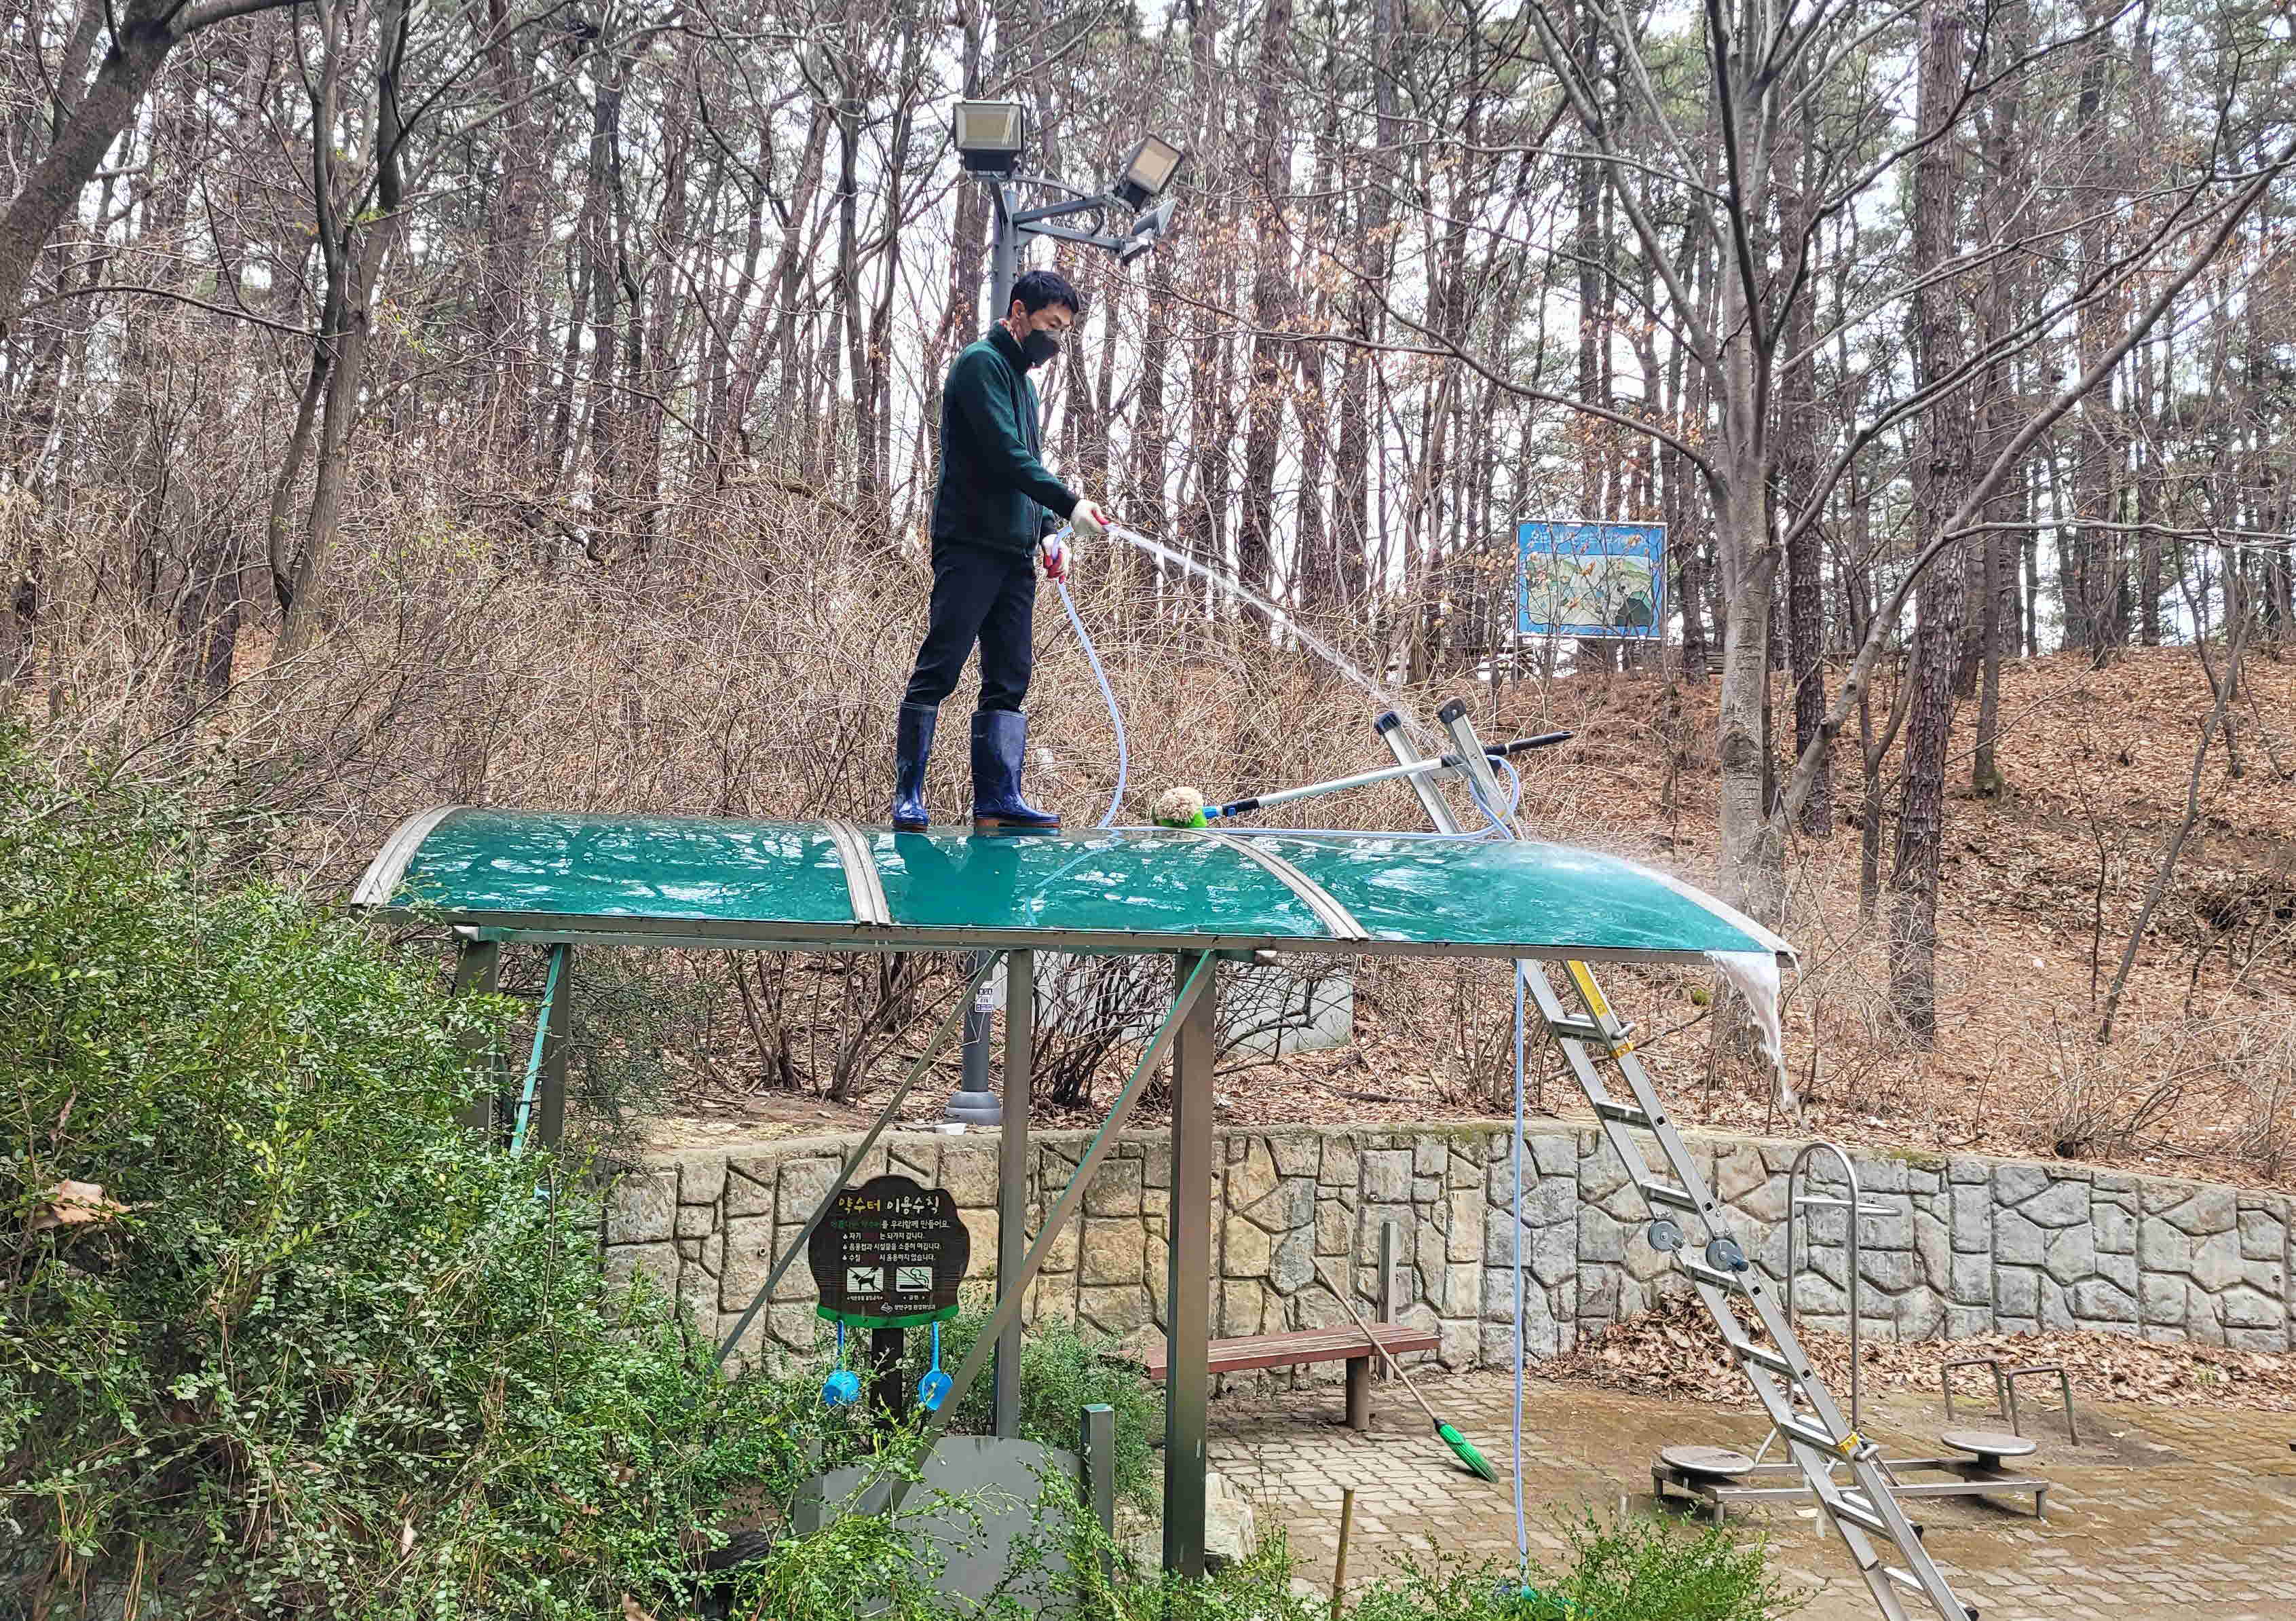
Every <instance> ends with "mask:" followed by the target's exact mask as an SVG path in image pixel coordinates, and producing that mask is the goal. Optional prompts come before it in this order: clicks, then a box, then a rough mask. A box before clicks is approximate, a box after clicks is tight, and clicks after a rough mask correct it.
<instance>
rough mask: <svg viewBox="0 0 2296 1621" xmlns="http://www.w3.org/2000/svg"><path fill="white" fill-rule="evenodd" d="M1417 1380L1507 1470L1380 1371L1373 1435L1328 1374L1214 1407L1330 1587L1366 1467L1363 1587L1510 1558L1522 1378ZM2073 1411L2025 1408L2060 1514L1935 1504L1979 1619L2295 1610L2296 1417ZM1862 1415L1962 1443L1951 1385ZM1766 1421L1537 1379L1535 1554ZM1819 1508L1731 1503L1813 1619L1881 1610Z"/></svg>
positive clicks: (1928, 1536)
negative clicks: (1407, 1571)
mask: <svg viewBox="0 0 2296 1621" xmlns="http://www.w3.org/2000/svg"><path fill="white" fill-rule="evenodd" d="M1420 1386H1421V1389H1422V1390H1423V1393H1424V1394H1425V1395H1426V1396H1427V1398H1428V1400H1429V1401H1430V1403H1431V1404H1432V1405H1433V1406H1434V1408H1435V1411H1437V1412H1439V1413H1441V1414H1442V1415H1443V1416H1444V1417H1446V1418H1447V1419H1450V1420H1451V1421H1452V1422H1453V1423H1455V1424H1456V1425H1458V1426H1459V1428H1461V1429H1462V1430H1464V1431H1465V1432H1466V1434H1467V1435H1468V1436H1470V1437H1471V1438H1472V1439H1473V1440H1475V1441H1476V1442H1477V1444H1479V1445H1480V1447H1481V1450H1482V1452H1483V1453H1484V1455H1485V1456H1486V1457H1488V1459H1489V1460H1490V1461H1491V1462H1492V1463H1493V1464H1494V1465H1495V1466H1496V1467H1497V1469H1498V1470H1499V1474H1500V1477H1501V1478H1500V1482H1499V1484H1497V1485H1489V1484H1487V1483H1485V1482H1482V1481H1479V1480H1477V1479H1475V1478H1474V1477H1472V1476H1470V1475H1468V1474H1467V1473H1466V1472H1465V1471H1464V1469H1460V1468H1459V1467H1458V1465H1457V1464H1456V1463H1455V1462H1454V1461H1452V1460H1451V1457H1450V1454H1449V1453H1448V1452H1447V1450H1446V1449H1445V1448H1444V1446H1443V1444H1442V1443H1441V1442H1439V1441H1438V1440H1437V1439H1436V1438H1435V1437H1434V1436H1431V1435H1430V1434H1429V1433H1428V1430H1427V1426H1426V1422H1425V1420H1424V1419H1423V1418H1422V1417H1421V1416H1420V1414H1419V1411H1418V1409H1417V1408H1416V1407H1415V1406H1413V1405H1412V1403H1411V1401H1410V1398H1409V1396H1408V1395H1406V1394H1405V1393H1404V1392H1403V1391H1402V1390H1401V1388H1400V1387H1398V1386H1380V1387H1379V1393H1378V1410H1377V1416H1376V1418H1375V1419H1374V1428H1373V1430H1372V1432H1371V1433H1370V1434H1369V1435H1362V1436H1359V1435H1357V1434H1355V1433H1354V1432H1352V1431H1350V1430H1349V1429H1348V1428H1346V1427H1345V1426H1344V1425H1343V1424H1341V1422H1340V1421H1339V1419H1340V1395H1339V1392H1338V1390H1337V1389H1336V1388H1335V1387H1333V1386H1301V1387H1300V1388H1298V1389H1294V1390H1288V1391H1280V1392H1273V1393H1269V1392H1265V1391H1262V1392H1260V1393H1256V1394H1249V1395H1231V1396H1228V1397H1226V1398H1225V1399H1223V1400H1221V1401H1218V1402H1217V1403H1214V1405H1213V1409H1212V1427H1211V1436H1210V1456H1211V1460H1212V1462H1213V1465H1214V1467H1216V1468H1218V1469H1221V1470H1223V1471H1225V1472H1226V1474H1227V1475H1228V1477H1230V1478H1231V1479H1232V1480H1234V1482H1235V1483H1236V1484H1237V1485H1239V1486H1241V1487H1242V1488H1243V1490H1244V1491H1245V1492H1246V1493H1248V1494H1249V1495H1250V1496H1251V1498H1252V1499H1253V1501H1254V1502H1255V1503H1256V1504H1257V1505H1258V1510H1259V1517H1260V1520H1261V1523H1262V1525H1263V1526H1266V1525H1268V1524H1270V1523H1274V1524H1280V1525H1282V1526H1283V1527H1284V1528H1285V1529H1286V1531H1287V1532H1288V1534H1289V1535H1290V1538H1291V1542H1292V1550H1293V1552H1294V1554H1295V1556H1296V1557H1297V1559H1298V1561H1299V1568H1300V1575H1301V1576H1304V1577H1306V1578H1307V1579H1308V1581H1310V1582H1312V1583H1315V1584H1317V1585H1318V1586H1320V1587H1324V1588H1326V1589H1328V1587H1329V1584H1330V1582H1331V1576H1332V1566H1333V1555H1334V1553H1335V1551H1336V1550H1337V1544H1338V1535H1339V1522H1340V1502H1341V1490H1342V1489H1343V1488H1344V1487H1347V1486H1350V1485H1351V1486H1354V1487H1355V1488H1356V1490H1357V1500H1356V1533H1355V1536H1354V1539H1353V1541H1352V1542H1351V1543H1350V1544H1349V1554H1348V1575H1349V1587H1350V1588H1351V1589H1352V1588H1355V1587H1357V1585H1358V1584H1360V1583H1365V1582H1368V1581H1370V1580H1372V1579H1373V1578H1374V1577H1375V1576H1377V1575H1379V1574H1380V1573H1381V1572H1382V1570H1385V1569H1389V1568H1392V1567H1393V1566H1394V1564H1395V1563H1396V1562H1397V1561H1398V1560H1399V1559H1402V1558H1403V1557H1405V1556H1406V1555H1408V1554H1418V1555H1420V1556H1422V1557H1424V1556H1426V1555H1428V1554H1430V1553H1433V1552H1436V1551H1440V1552H1441V1553H1442V1554H1444V1555H1445V1556H1447V1557H1450V1558H1455V1559H1456V1558H1461V1557H1464V1558H1468V1559H1481V1558H1485V1557H1491V1558H1498V1559H1505V1560H1506V1561H1507V1562H1509V1563H1510V1564H1511V1563H1512V1562H1513V1558H1514V1548H1515V1525H1514V1502H1513V1482H1512V1478H1511V1477H1510V1476H1509V1473H1508V1450H1509V1448H1508V1428H1509V1415H1510V1412H1511V1410H1512V1406H1513V1384H1512V1382H1511V1380H1510V1379H1509V1378H1506V1377H1505V1376H1504V1375H1490V1374H1469V1375H1463V1376H1459V1377H1455V1378H1441V1377H1439V1376H1435V1377H1430V1378H1426V1379H1423V1380H1421V1381H1420ZM2022 1395H2024V1393H2023V1392H2021V1396H2022ZM2076 1400H2077V1401H2078V1400H2079V1398H2078V1394H2077V1395H2076ZM2078 1417H2079V1426H2080V1430H2081V1444H2079V1445H2073V1444H2071V1443H2069V1442H2068V1441H2067V1440H2066V1438H2065V1435H2064V1431H2063V1428H2062V1420H2061V1419H2059V1418H2058V1417H2057V1416H2056V1415H2055V1414H2054V1413H2053V1412H2052V1413H2045V1414H2042V1415H2039V1416H2038V1418H2036V1417H2035V1416H2034V1415H2032V1414H2031V1413H2030V1411H2028V1413H2027V1422H2026V1425H2025V1429H2026V1432H2027V1433H2028V1434H2029V1435H2032V1436H2035V1437H2036V1438H2037V1439H2038V1440H2039V1442H2040V1449H2039V1451H2038V1452H2037V1453H2036V1454H2035V1456H2034V1457H2033V1458H2031V1459H2030V1460H2027V1464H2028V1466H2029V1467H2030V1469H2031V1471H2032V1472H2034V1473H2036V1474H2040V1475H2045V1476H2046V1477H2048V1478H2049V1479H2050V1480H2051V1481H2053V1482H2054V1483H2055V1484H2054V1486H2053V1488H2052V1489H2051V1491H2050V1493H2049V1494H2048V1505H2047V1507H2048V1516H2047V1518H2046V1520H2036V1519H2035V1518H2033V1515H2032V1513H2031V1510H2030V1499H2029V1498H2026V1497H2023V1496H2019V1497H2017V1498H2014V1499H2009V1500H1995V1501H1990V1502H1989V1501H1984V1500H1978V1499H1966V1498H1964V1499H1943V1500H1938V1499H1932V1500H1929V1501H1925V1502H1921V1503H1920V1504H1919V1505H1918V1508H1917V1511H1916V1513H1915V1518H1918V1519H1919V1520H1921V1521H1922V1523H1923V1526H1924V1527H1925V1530H1924V1541H1925V1543H1926V1544H1927V1546H1928V1547H1929V1549H1930V1551H1931V1554H1932V1556H1933V1557H1935V1558H1936V1559H1938V1560H1939V1564H1940V1566H1941V1568H1943V1569H1944V1570H1945V1571H1946V1573H1947V1576H1948V1579H1949V1580H1950V1581H1952V1583H1953V1584H1954V1585H1955V1589H1956V1592H1957V1593H1958V1594H1960V1596H1961V1597H1962V1598H1963V1599H1964V1600H1965V1601H1967V1602H1969V1603H1972V1604H1975V1605H1976V1606H1978V1608H1979V1609H1980V1613H1981V1617H1982V1621H2066V1618H2067V1617H2080V1618H2081V1621H2101V1618H2104V1617H2110V1618H2112V1621H2152V1618H2156V1617H2157V1618H2159V1621H2169V1617H2175V1618H2176V1621H2296V1453H2292V1452H2290V1450H2289V1444H2290V1442H2291V1441H2292V1440H2296V1414H2276V1413H2259V1412H2253V1411H2243V1410H2235V1409H2225V1410H2202V1409H2162V1410H2154V1409H2147V1408H2141V1407H2134V1406H2128V1405H2125V1404H2120V1403H2086V1402H2081V1403H2079V1410H2078ZM1865 1418H1866V1426H1865V1428H1866V1431H1867V1433H1869V1434H1872V1435H1874V1436H1875V1437H1876V1438H1877V1439H1879V1440H1880V1441H1881V1442H1882V1444H1883V1445H1884V1447H1885V1448H1887V1449H1888V1451H1889V1452H1890V1454H1891V1455H1893V1456H1898V1457H1907V1456H1937V1455H1939V1454H1941V1453H1943V1452H1945V1450H1946V1449H1945V1448H1943V1447H1942V1446H1939V1444H1938V1443H1937V1436H1938V1433H1939V1431H1940V1430H1941V1429H1943V1428H1948V1427H1947V1425H1946V1423H1945V1415H1944V1409H1943V1406H1942V1404H1941V1403H1940V1402H1939V1400H1938V1399H1937V1398H1936V1397H1935V1396H1925V1395H1916V1394H1913V1393H1908V1392H1902V1391H1890V1392H1886V1393H1882V1394H1880V1395H1874V1394H1871V1393H1869V1395H1868V1397H1867V1400H1866V1409H1865ZM1956 1423H1957V1424H1958V1425H1959V1426H1960V1427H1962V1428H2001V1427H2002V1426H2001V1424H2000V1421H1999V1420H1998V1419H1985V1420H1982V1421H1978V1422H1974V1423H1973V1422H1972V1419H1971V1418H1970V1415H1969V1413H1968V1411H1967V1410H1966V1408H1964V1409H1963V1411H1962V1412H1961V1414H1960V1417H1959V1418H1958V1419H1957V1420H1956ZM1766 1428H1767V1423H1766V1421H1765V1420H1764V1419H1763V1418H1762V1416H1761V1413H1760V1412H1759V1410H1757V1409H1754V1408H1752V1407H1751V1406H1749V1407H1748V1408H1746V1409H1744V1410H1743V1411H1735V1410H1728V1409H1723V1408H1717V1407H1706V1406H1697V1405H1692V1404H1687V1403H1671V1402H1665V1401H1659V1400H1655V1399H1652V1398H1647V1397H1641V1396H1633V1395H1620V1394H1617V1393H1613V1392H1609V1391H1603V1390H1596V1389H1593V1388H1590V1387H1588V1386H1579V1385H1560V1384H1549V1383H1545V1382H1540V1381H1533V1382H1532V1383H1531V1384H1530V1385H1529V1394H1528V1396H1527V1399H1526V1404H1525V1411H1524V1431H1525V1433H1524V1452H1525V1459H1524V1469H1523V1485H1524V1498H1525V1502H1526V1504H1527V1506H1528V1510H1529V1515H1528V1518H1529V1529H1530V1536H1531V1545H1532V1552H1533V1554H1534V1556H1545V1557H1546V1558H1547V1559H1551V1560H1554V1559H1559V1556H1560V1555H1561V1554H1562V1551H1563V1550H1564V1548H1565V1546H1566V1544H1565V1543H1564V1542H1563V1540H1562V1536H1561V1535H1558V1532H1557V1529H1556V1522H1557V1520H1558V1518H1562V1517H1568V1516H1570V1515H1573V1514H1576V1513H1578V1512H1579V1511H1580V1510H1582V1509H1584V1508H1589V1507H1591V1508H1596V1509H1600V1510H1615V1509H1616V1508H1617V1507H1618V1505H1619V1503H1620V1496H1621V1494H1622V1493H1624V1494H1625V1495H1626V1498H1627V1501H1628V1507H1629V1509H1630V1510H1631V1511H1633V1512H1636V1513H1642V1514H1649V1513H1655V1512H1661V1510H1658V1509H1657V1508H1656V1506H1655V1505H1654V1503H1653V1502H1652V1497H1651V1477H1650V1468H1651V1464H1652V1461H1655V1459H1656V1458H1657V1455H1658V1451H1659V1449H1660V1447H1661V1446H1665V1445H1669V1444H1680V1443H1702V1444H1713V1445H1725V1446H1732V1447H1735V1448H1738V1449H1739V1450H1741V1451H1746V1452H1751V1451H1752V1450H1753V1449H1754V1447H1755V1446H1756V1445H1758V1444H1759V1442H1760V1440H1761V1437H1762V1434H1763V1431H1764V1430H1765V1429H1766ZM1772 1455H1773V1456H1775V1455H1776V1453H1775V1450H1774V1451H1773V1453H1772ZM1923 1478H1930V1479H1936V1478H1942V1477H1939V1476H1934V1475H1932V1476H1926V1477H1923ZM1678 1501H1679V1500H1677V1502H1678ZM1670 1511H1673V1512H1677V1513H1682V1512H1687V1510H1679V1509H1677V1510H1670ZM1813 1514H1814V1511H1813V1510H1806V1509H1801V1510H1798V1509H1797V1508H1796V1507H1795V1506H1793V1505H1792V1504H1769V1505H1761V1506H1759V1507H1754V1508H1749V1507H1743V1506H1734V1507H1732V1509H1731V1510H1730V1511H1729V1520H1728V1523H1729V1524H1731V1525H1733V1526H1746V1527H1749V1528H1751V1527H1753V1526H1760V1527H1761V1528H1762V1529H1763V1530H1764V1531H1765V1532H1766V1533H1767V1535H1768V1537H1769V1539H1770V1543H1771V1549H1772V1555H1773V1560H1774V1566H1775V1568H1776V1569H1777V1570H1778V1571H1779V1572H1780V1573H1781V1574H1782V1575H1783V1576H1784V1577H1786V1578H1787V1579H1788V1580H1790V1581H1792V1582H1793V1583H1795V1584H1797V1585H1799V1586H1800V1587H1802V1588H1804V1589H1806V1590H1807V1591H1808V1594H1809V1598H1808V1603H1807V1605H1806V1606H1805V1608H1804V1609H1802V1610H1801V1611H1800V1612H1799V1613H1800V1615H1801V1616H1803V1617H1808V1621H1852V1618H1856V1621H1865V1618H1866V1617H1873V1616H1874V1615H1875V1614H1876V1613H1877V1612H1876V1610H1875V1608H1874V1600H1873V1598H1872V1596H1871V1595H1870V1594H1869V1593H1868V1592H1866V1586H1865V1584H1864V1583H1863V1582H1862V1581H1861V1580H1860V1579H1859V1577H1858V1576H1857V1569H1856V1568H1855V1567H1854V1566H1853V1565H1852V1564H1851V1563H1850V1560H1849V1553H1848V1551H1846V1550H1845V1549H1844V1548H1843V1547H1842V1546H1841V1543H1840V1542H1839V1541H1838V1540H1836V1539H1835V1538H1834V1537H1833V1535H1831V1534H1830V1533H1828V1534H1823V1535H1821V1534H1820V1533H1819V1532H1818V1531H1817V1529H1816V1522H1815V1519H1814V1518H1812V1517H1811V1516H1812V1515H1813ZM1916 1613H1918V1614H1922V1615H1926V1614H1927V1613H1928V1612H1927V1611H1926V1610H1925V1609H1924V1610H1922V1611H1918V1612H1916Z"/></svg>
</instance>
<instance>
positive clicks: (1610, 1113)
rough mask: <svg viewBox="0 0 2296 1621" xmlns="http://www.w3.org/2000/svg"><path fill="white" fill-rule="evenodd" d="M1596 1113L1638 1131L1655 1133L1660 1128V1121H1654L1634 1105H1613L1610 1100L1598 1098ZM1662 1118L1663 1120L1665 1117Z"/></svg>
mask: <svg viewBox="0 0 2296 1621" xmlns="http://www.w3.org/2000/svg"><path fill="white" fill-rule="evenodd" d="M1595 1113H1596V1114H1597V1115H1601V1116H1602V1117H1603V1119H1605V1120H1615V1121H1617V1122H1619V1123H1620V1124H1621V1125H1630V1126H1633V1127H1635V1128H1636V1130H1638V1131H1654V1130H1656V1129H1657V1126H1658V1121H1655V1120H1652V1118H1651V1117H1650V1116H1649V1115H1645V1114H1644V1113H1643V1112H1642V1110H1640V1109H1638V1108H1636V1107H1635V1106H1634V1105H1633V1104H1631V1103H1613V1102H1611V1100H1610V1099H1609V1098H1596V1099H1595ZM1663 1118H1664V1116H1661V1119H1663Z"/></svg>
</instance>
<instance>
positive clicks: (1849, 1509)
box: [1825, 1495, 1898, 1543]
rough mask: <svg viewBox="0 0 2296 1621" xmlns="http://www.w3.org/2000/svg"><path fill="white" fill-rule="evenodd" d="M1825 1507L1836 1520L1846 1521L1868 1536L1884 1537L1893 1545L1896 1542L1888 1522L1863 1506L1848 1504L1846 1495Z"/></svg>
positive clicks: (1854, 1503)
mask: <svg viewBox="0 0 2296 1621" xmlns="http://www.w3.org/2000/svg"><path fill="white" fill-rule="evenodd" d="M1825 1506H1826V1507H1827V1508H1828V1509H1829V1510H1832V1511H1833V1514H1834V1516H1835V1517H1836V1518H1840V1519H1846V1520H1848V1521H1849V1523H1850V1524H1851V1525H1853V1526H1857V1528H1858V1529H1859V1530H1861V1531H1864V1532H1866V1533H1867V1534H1868V1535H1874V1536H1886V1537H1888V1538H1889V1539H1890V1541H1891V1542H1893V1543H1894V1542H1896V1541H1897V1540H1898V1538H1897V1535H1896V1533H1894V1532H1892V1531H1891V1530H1890V1522H1889V1521H1888V1520H1886V1519H1883V1518H1882V1517H1881V1516H1880V1515H1879V1514H1876V1513H1874V1510H1871V1509H1869V1508H1867V1507H1866V1505H1865V1504H1863V1503H1857V1502H1850V1501H1849V1497H1848V1496H1847V1495H1842V1496H1838V1497H1836V1498H1835V1499H1834V1500H1833V1502H1829V1503H1827V1504H1826V1505H1825Z"/></svg>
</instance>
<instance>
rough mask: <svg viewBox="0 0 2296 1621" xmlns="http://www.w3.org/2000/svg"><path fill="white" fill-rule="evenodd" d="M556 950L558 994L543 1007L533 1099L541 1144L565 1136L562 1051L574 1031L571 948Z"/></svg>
mask: <svg viewBox="0 0 2296 1621" xmlns="http://www.w3.org/2000/svg"><path fill="white" fill-rule="evenodd" d="M552 949H553V950H555V951H557V952H558V953H559V959H558V994H557V995H556V996H554V997H553V998H551V1000H550V1005H549V1007H547V1008H545V1009H544V1010H543V1025H542V1086H541V1092H540V1096H538V1097H537V1098H536V1099H535V1109H536V1115H535V1122H534V1138H535V1140H536V1141H537V1142H539V1143H540V1144H541V1145H542V1146H543V1147H544V1148H557V1147H558V1146H559V1144H560V1143H561V1142H562V1141H564V1140H565V1137H566V1052H567V1049H568V1048H569V1047H570V1045H571V1044H572V1037H573V1034H574V948H573V947H572V946H570V945H562V946H555V947H553V948H552Z"/></svg>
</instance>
